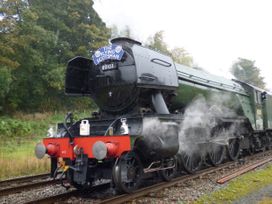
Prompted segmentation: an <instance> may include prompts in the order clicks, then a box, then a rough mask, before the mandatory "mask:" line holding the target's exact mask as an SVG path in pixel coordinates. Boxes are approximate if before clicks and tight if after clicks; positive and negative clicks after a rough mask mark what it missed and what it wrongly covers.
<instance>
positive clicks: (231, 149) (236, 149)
mask: <svg viewBox="0 0 272 204" xmlns="http://www.w3.org/2000/svg"><path fill="white" fill-rule="evenodd" d="M227 152H228V157H229V159H230V160H232V161H235V160H237V159H238V156H239V153H240V140H239V139H236V138H235V139H230V140H229V145H228V146H227Z"/></svg>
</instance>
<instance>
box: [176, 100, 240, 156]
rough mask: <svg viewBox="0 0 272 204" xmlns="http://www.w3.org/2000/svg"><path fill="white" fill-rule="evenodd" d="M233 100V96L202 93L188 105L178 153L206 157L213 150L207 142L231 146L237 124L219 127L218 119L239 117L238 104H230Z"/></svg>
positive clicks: (181, 127) (181, 124) (182, 124)
mask: <svg viewBox="0 0 272 204" xmlns="http://www.w3.org/2000/svg"><path fill="white" fill-rule="evenodd" d="M231 100H232V97H231V96H230V95H223V96H222V95H220V96H219V95H211V96H210V97H208V98H207V99H206V98H205V97H203V96H202V95H199V96H198V97H196V98H195V100H194V101H192V102H191V103H190V104H189V105H188V106H187V107H186V109H185V111H184V115H183V118H184V119H183V120H182V122H181V123H180V126H179V127H180V129H179V153H182V152H186V153H188V154H192V153H193V152H200V153H201V154H202V155H203V156H204V155H206V154H207V152H208V151H209V149H210V146H209V145H207V144H208V143H213V144H218V145H228V140H229V139H230V138H233V137H234V132H235V129H236V127H235V125H231V126H230V127H228V128H223V127H221V128H219V125H220V119H219V118H222V117H235V116H236V112H235V111H234V110H235V109H236V107H232V109H230V107H229V104H231V103H230V102H231ZM227 104H228V106H227Z"/></svg>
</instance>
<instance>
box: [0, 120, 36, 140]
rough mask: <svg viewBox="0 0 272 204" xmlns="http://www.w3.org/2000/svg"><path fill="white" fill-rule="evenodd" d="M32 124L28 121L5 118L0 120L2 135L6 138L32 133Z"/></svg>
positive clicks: (0, 132)
mask: <svg viewBox="0 0 272 204" xmlns="http://www.w3.org/2000/svg"><path fill="white" fill-rule="evenodd" d="M31 129H32V127H31V124H30V123H29V122H28V121H22V120H17V119H13V118H5V119H3V118H2V119H1V120H0V135H1V136H5V137H16V136H17V137H18V136H26V135H28V134H30V133H31Z"/></svg>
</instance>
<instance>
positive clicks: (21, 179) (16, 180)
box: [0, 174, 50, 186]
mask: <svg viewBox="0 0 272 204" xmlns="http://www.w3.org/2000/svg"><path fill="white" fill-rule="evenodd" d="M49 176H50V174H38V175H33V176H23V177H18V178H12V179H7V180H3V181H0V186H3V185H10V184H12V183H21V182H26V181H31V180H34V179H46V178H48V177H49Z"/></svg>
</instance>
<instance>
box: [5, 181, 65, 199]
mask: <svg viewBox="0 0 272 204" xmlns="http://www.w3.org/2000/svg"><path fill="white" fill-rule="evenodd" d="M58 183H60V181H59V180H49V181H40V182H35V183H30V184H24V185H20V186H15V187H9V188H4V189H1V190H0V196H4V195H8V194H12V193H17V192H21V191H26V190H29V189H33V188H37V187H41V186H49V185H54V184H58Z"/></svg>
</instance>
